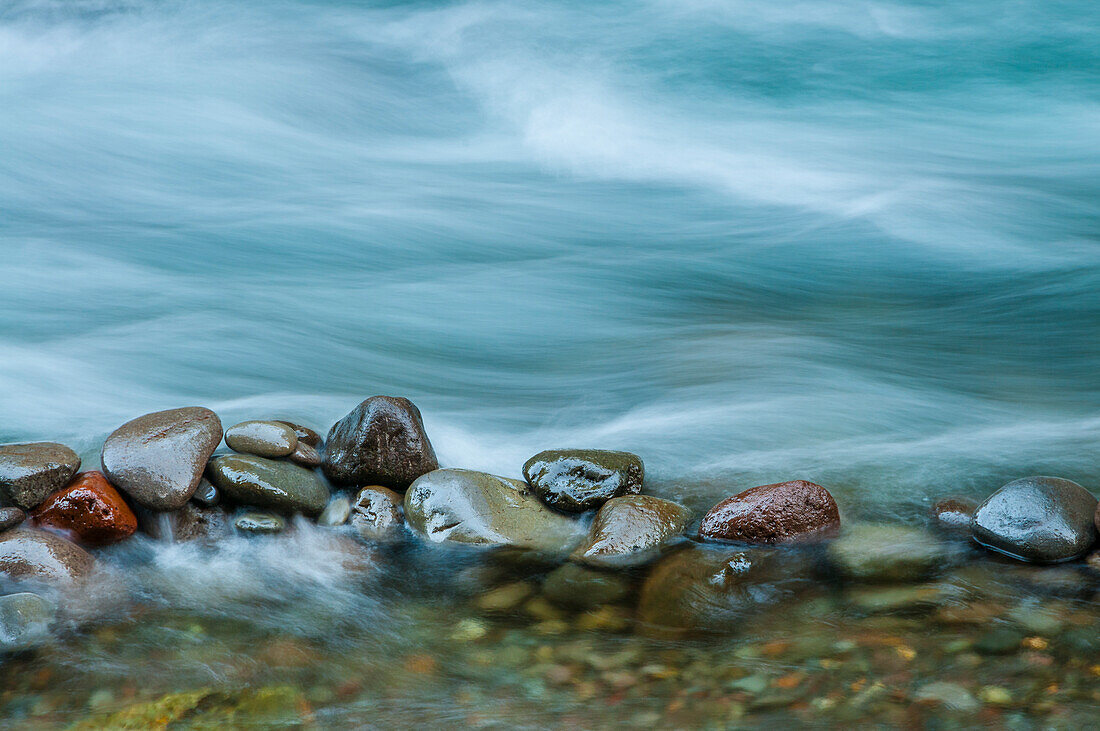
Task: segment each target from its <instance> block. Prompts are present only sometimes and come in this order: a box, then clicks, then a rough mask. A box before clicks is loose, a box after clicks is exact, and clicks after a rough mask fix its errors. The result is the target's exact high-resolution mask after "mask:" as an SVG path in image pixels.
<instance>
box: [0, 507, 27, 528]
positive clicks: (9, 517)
mask: <svg viewBox="0 0 1100 731" xmlns="http://www.w3.org/2000/svg"><path fill="white" fill-rule="evenodd" d="M26 519H27V514H26V513H25V512H23V511H22V510H21V509H20V508H0V533H2V532H3V531H6V530H7V529H8V528H14V527H15V526H17V525H19V524H20V523H22V522H23V521H24V520H26Z"/></svg>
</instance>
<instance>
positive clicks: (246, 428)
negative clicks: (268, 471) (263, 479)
mask: <svg viewBox="0 0 1100 731" xmlns="http://www.w3.org/2000/svg"><path fill="white" fill-rule="evenodd" d="M225 443H226V444H227V445H229V448H230V449H232V450H234V451H237V452H242V453H244V454H255V455H257V456H259V457H286V456H288V455H290V454H292V453H293V452H294V450H295V449H296V448H297V447H298V435H297V434H296V433H295V432H294V429H293V428H292V427H290V426H288V425H286V424H282V423H280V422H278V421H242V422H241V423H240V424H234V425H233V426H231V427H229V428H228V429H226V430H225Z"/></svg>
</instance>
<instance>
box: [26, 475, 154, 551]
mask: <svg viewBox="0 0 1100 731" xmlns="http://www.w3.org/2000/svg"><path fill="white" fill-rule="evenodd" d="M31 518H32V519H33V520H34V523H35V525H37V526H38V527H40V528H47V529H50V530H53V531H55V532H59V533H61V534H62V535H65V536H66V537H67V538H71V539H74V540H77V541H78V542H79V543H85V544H87V545H90V546H105V545H107V544H110V543H117V542H118V541H121V540H123V539H124V538H129V537H130V536H132V535H133V534H134V531H136V530H137V517H136V516H135V515H134V511H132V510H131V509H130V506H129V505H127V504H126V501H125V500H123V499H122V496H121V495H119V494H118V490H116V489H115V488H114V487H112V486H111V484H110V483H109V482H107V478H105V477H104V476H103V474H102V473H100V472H82V473H81V474H79V475H77V476H76V479H75V480H73V481H72V483H70V484H69V486H68V487H65V488H64V489H62V490H59V491H58V492H55V493H54V494H53V495H50V496H49V497H48V498H46V500H45V502H43V503H42V504H41V505H39V506H38V508H36V509H35V510H34V511H33V512H32V513H31Z"/></svg>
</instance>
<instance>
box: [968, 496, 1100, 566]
mask: <svg viewBox="0 0 1100 731" xmlns="http://www.w3.org/2000/svg"><path fill="white" fill-rule="evenodd" d="M1096 510H1097V500H1096V498H1095V497H1093V495H1092V493H1090V492H1089V491H1088V490H1086V489H1085V488H1083V487H1081V486H1080V485H1078V484H1077V483H1076V482H1071V481H1070V480H1063V479H1061V478H1059V477H1025V478H1023V479H1021V480H1015V481H1013V482H1010V483H1008V484H1007V485H1005V486H1004V487H1002V488H1001V489H999V490H997V491H996V492H995V493H993V494H992V495H990V496H989V497H988V498H987V499H986V501H985V502H984V503H982V504H981V506H979V507H978V509H977V511H976V512H975V513H974V520H973V523H972V525H971V532H972V535H973V536H974V540H975V541H977V542H978V543H980V544H981V545H983V546H985V547H986V548H991V549H993V550H994V551H998V552H1000V553H1003V554H1005V555H1006V556H1011V557H1012V558H1015V559H1019V560H1021V561H1034V562H1039V563H1054V562H1058V561H1068V560H1070V559H1074V558H1077V557H1079V556H1082V555H1084V554H1085V553H1086V552H1087V551H1088V550H1089V548H1091V547H1092V544H1093V543H1095V542H1096V526H1095V524H1094V519H1095V513H1096Z"/></svg>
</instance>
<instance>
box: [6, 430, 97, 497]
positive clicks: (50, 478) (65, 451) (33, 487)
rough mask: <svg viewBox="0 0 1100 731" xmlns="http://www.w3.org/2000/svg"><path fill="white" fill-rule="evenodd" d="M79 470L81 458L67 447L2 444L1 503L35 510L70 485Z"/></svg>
mask: <svg viewBox="0 0 1100 731" xmlns="http://www.w3.org/2000/svg"><path fill="white" fill-rule="evenodd" d="M78 469H80V457H78V456H77V454H76V452H74V451H73V450H71V449H69V448H68V447H66V446H65V445H64V444H57V443H56V442H34V443H31V444H2V445H0V502H3V503H5V504H7V505H15V506H17V507H20V508H22V509H23V510H31V509H32V508H35V507H37V506H38V504H39V503H41V502H42V501H43V500H45V499H46V496H47V495H49V494H50V493H51V492H53V491H54V490H57V489H60V488H62V487H64V486H65V485H67V484H68V482H69V480H71V479H72V477H73V475H74V474H76V471H77V470H78Z"/></svg>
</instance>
